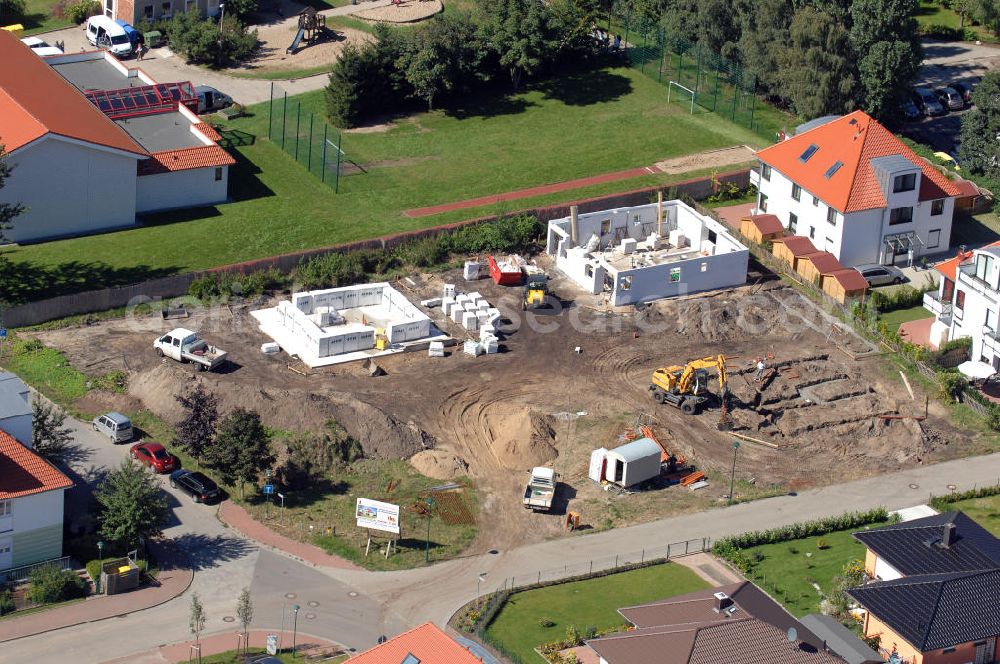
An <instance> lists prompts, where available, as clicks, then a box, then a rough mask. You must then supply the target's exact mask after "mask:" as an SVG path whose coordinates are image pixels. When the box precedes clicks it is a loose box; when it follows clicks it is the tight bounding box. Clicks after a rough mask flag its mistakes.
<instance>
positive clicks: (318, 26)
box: [285, 7, 327, 55]
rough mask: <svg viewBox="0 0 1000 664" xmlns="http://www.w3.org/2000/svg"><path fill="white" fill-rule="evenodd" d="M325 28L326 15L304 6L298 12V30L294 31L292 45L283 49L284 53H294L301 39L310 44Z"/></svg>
mask: <svg viewBox="0 0 1000 664" xmlns="http://www.w3.org/2000/svg"><path fill="white" fill-rule="evenodd" d="M326 29H327V28H326V16H324V15H323V14H320V13H318V12H317V11H316V9H315V8H313V7H306V8H305V9H303V10H302V11H301V12H299V29H298V32H296V33H295V39H294V40H292V45H291V46H289V47H288V48H287V49H285V53H288V54H289V55H295V52H296V51H297V50H298V48H299V44H300V43H301V42H302V40H303V39H305V40H306V41H307V42H309V43H310V44H311V43H313V42H315V41H316V40H317V38H319V36H320V35H322V34H324V33H325V32H326Z"/></svg>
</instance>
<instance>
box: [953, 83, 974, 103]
mask: <svg viewBox="0 0 1000 664" xmlns="http://www.w3.org/2000/svg"><path fill="white" fill-rule="evenodd" d="M951 89H952V90H954V91H955V92H957V93H958V94H959V95H961V97H962V101H964V102H965V103H966V104H971V103H972V93H973V92H974V91H975V89H976V84H975V83H954V84H952V86H951Z"/></svg>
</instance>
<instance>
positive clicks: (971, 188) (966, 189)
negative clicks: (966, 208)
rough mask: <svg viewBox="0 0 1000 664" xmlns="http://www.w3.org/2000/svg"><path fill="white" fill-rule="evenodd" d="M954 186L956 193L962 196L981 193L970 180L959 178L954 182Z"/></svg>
mask: <svg viewBox="0 0 1000 664" xmlns="http://www.w3.org/2000/svg"><path fill="white" fill-rule="evenodd" d="M955 187H956V188H957V189H958V195H959V196H960V197H962V198H967V197H970V196H978V195H979V194H981V193H982V192H981V191H979V187H978V186H976V183H975V182H973V181H972V180H959V181H958V182H956V183H955Z"/></svg>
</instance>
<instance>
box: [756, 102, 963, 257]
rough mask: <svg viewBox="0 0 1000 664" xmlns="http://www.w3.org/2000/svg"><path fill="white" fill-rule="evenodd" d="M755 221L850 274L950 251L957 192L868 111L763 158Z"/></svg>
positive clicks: (771, 150)
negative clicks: (766, 219)
mask: <svg viewBox="0 0 1000 664" xmlns="http://www.w3.org/2000/svg"><path fill="white" fill-rule="evenodd" d="M757 158H758V160H759V161H760V167H759V169H758V172H754V173H753V174H752V176H751V181H752V182H753V183H754V184H755V185H756V186H757V188H758V195H757V203H756V207H755V209H754V213H757V214H773V215H775V216H777V217H778V219H779V220H781V223H782V225H783V226H784V228H786V229H787V230H788V231H789V232H790V233H793V234H795V235H801V236H804V237H808V238H809V239H810V240H811V241H812V242H813V244H814V245H815V246H816V248H817V249H818V250H820V251H828V252H830V253H832V254H833V255H834V256H836V257H837V259H838V260H839V261H840V262H841V263H842V264H843V265H844V266H845V267H854V266H857V265H861V264H865V263H881V264H885V265H890V264H910V263H912V262H913V261H914V260H915V259H916V258H918V257H920V256H923V255H926V254H935V253H941V252H943V251H946V250H947V248H948V244H949V241H950V239H951V223H952V215H953V213H954V207H955V199H956V198H957V197H958V196H959V194H960V192H959V190H958V188H957V186H956V185H955V184H954V183H953V182H952V181H951V180H949V179H948V178H947V177H945V176H944V175H943V174H941V173H940V172H938V171H937V170H936V169H935V168H934V167H933V166H931V165H930V164H929V163H927V162H926V161H925V160H923V159H921V158H920V157H918V156H917V154H916V153H914V152H913V150H911V149H910V148H909V147H907V146H906V145H905V144H904V143H903V142H902V141H900V140H899V139H898V138H897V137H896V136H895V135H893V134H892V132H890V131H889V130H888V129H886V128H885V127H883V126H882V125H881V124H879V123H878V122H876V121H875V120H874V119H872V118H871V117H869V116H868V115H866V114H865V113H864V112H862V111H855V112H853V113H850V114H848V115H845V116H841V117H838V118H834V119H832V120H831V121H829V122H826V123H824V124H820V125H819V126H817V127H814V128H812V129H809V130H807V131H804V132H802V133H800V134H797V135H795V136H793V137H791V138H788V139H786V140H784V141H782V142H780V143H778V144H776V145H772V146H771V147H768V148H765V149H763V150H761V151H759V152H758V153H757Z"/></svg>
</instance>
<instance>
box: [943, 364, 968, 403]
mask: <svg viewBox="0 0 1000 664" xmlns="http://www.w3.org/2000/svg"><path fill="white" fill-rule="evenodd" d="M937 378H938V395H939V396H940V397H941V398H942V399H944V400H946V401H952V402H954V401H958V400H959V398H960V397H961V395H962V392H964V391H965V388H966V387H968V385H969V381H967V380H966V379H965V376H963V375H962V374H960V373H958V372H957V371H941V372H939V373H938V375H937Z"/></svg>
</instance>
